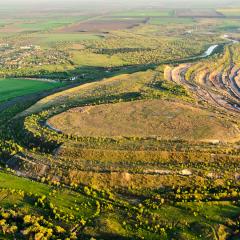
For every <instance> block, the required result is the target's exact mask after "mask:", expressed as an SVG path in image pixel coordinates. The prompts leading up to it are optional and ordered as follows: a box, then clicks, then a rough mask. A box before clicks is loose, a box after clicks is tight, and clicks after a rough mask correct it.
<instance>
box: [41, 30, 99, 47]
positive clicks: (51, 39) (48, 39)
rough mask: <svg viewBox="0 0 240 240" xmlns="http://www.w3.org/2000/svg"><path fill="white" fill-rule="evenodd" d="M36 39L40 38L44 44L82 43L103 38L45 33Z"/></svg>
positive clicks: (92, 35) (82, 34)
mask: <svg viewBox="0 0 240 240" xmlns="http://www.w3.org/2000/svg"><path fill="white" fill-rule="evenodd" d="M36 37H38V40H37V41H38V42H39V43H42V44H54V43H64V42H80V41H84V40H97V39H101V36H99V35H96V34H86V33H44V34H39V35H37V36H36Z"/></svg>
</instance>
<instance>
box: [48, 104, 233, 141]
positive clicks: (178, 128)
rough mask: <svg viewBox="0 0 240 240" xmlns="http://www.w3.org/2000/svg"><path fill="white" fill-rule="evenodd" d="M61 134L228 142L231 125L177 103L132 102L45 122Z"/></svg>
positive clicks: (70, 113)
mask: <svg viewBox="0 0 240 240" xmlns="http://www.w3.org/2000/svg"><path fill="white" fill-rule="evenodd" d="M49 124H50V125H52V126H54V128H57V129H60V130H62V131H63V132H64V133H70V134H78V135H81V136H107V137H116V136H138V137H146V136H153V135H154V136H160V137H161V138H163V139H185V140H206V141H208V140H214V139H218V140H225V141H226V140H229V139H231V138H234V137H237V131H235V130H234V126H233V124H231V123H230V122H229V123H228V122H226V121H224V120H221V119H218V118H217V117H216V116H215V115H213V114H211V113H209V112H207V111H203V110H200V109H198V108H194V107H191V106H189V105H184V104H181V103H175V102H168V101H162V100H149V101H136V102H128V103H117V104H110V105H99V106H94V107H84V108H76V109H72V110H69V111H67V112H65V113H62V114H59V115H57V116H55V117H53V118H51V119H50V120H49Z"/></svg>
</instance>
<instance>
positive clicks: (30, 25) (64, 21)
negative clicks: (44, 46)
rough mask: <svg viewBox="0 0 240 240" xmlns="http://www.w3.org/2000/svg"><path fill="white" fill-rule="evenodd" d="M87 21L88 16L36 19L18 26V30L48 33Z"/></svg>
mask: <svg viewBox="0 0 240 240" xmlns="http://www.w3.org/2000/svg"><path fill="white" fill-rule="evenodd" d="M85 19H87V17H86V16H79V17H66V18H58V17H56V18H53V19H51V18H50V19H44V20H42V19H36V20H34V21H29V20H28V21H27V20H25V21H22V23H19V24H16V25H15V26H16V27H17V28H21V29H23V30H31V31H47V30H51V29H56V28H60V27H64V26H66V25H69V24H72V23H76V22H80V21H82V20H85Z"/></svg>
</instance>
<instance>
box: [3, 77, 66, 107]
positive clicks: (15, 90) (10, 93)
mask: <svg viewBox="0 0 240 240" xmlns="http://www.w3.org/2000/svg"><path fill="white" fill-rule="evenodd" d="M0 84H1V88H0V103H1V102H5V101H7V100H10V99H13V98H16V97H21V96H24V95H28V94H33V93H38V92H43V91H46V90H51V89H54V88H57V87H60V86H63V84H62V83H56V82H47V81H38V80H30V79H15V78H12V79H10V78H4V79H0Z"/></svg>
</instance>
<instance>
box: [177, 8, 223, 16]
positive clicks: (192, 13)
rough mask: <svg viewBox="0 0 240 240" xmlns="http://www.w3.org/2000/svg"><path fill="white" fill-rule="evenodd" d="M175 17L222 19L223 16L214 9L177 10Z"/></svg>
mask: <svg viewBox="0 0 240 240" xmlns="http://www.w3.org/2000/svg"><path fill="white" fill-rule="evenodd" d="M175 13H176V16H177V17H209V18H211V17H223V14H221V13H219V12H217V11H216V10H214V9H177V10H176V12H175Z"/></svg>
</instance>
